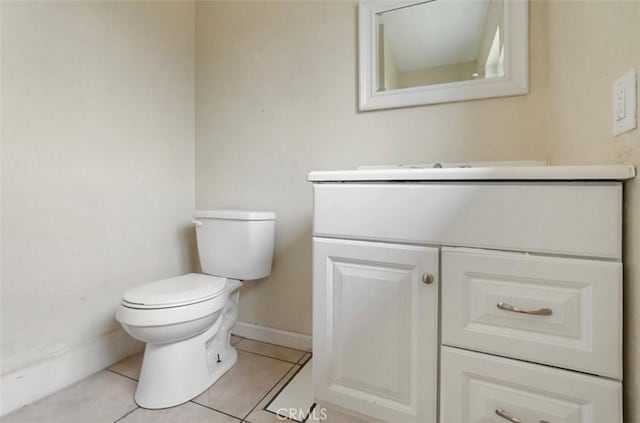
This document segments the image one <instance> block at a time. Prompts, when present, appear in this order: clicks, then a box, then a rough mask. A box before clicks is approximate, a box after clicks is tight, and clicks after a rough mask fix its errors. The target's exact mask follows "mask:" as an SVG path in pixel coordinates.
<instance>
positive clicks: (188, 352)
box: [134, 290, 238, 409]
mask: <svg viewBox="0 0 640 423" xmlns="http://www.w3.org/2000/svg"><path fill="white" fill-rule="evenodd" d="M237 301H238V292H237V290H235V292H234V293H233V294H231V295H230V297H229V300H228V301H227V304H226V305H225V309H224V312H223V313H222V314H221V316H220V317H219V318H218V320H217V321H216V322H215V323H214V324H213V326H212V327H211V328H209V329H208V330H206V331H205V332H203V333H201V334H199V335H196V336H194V337H192V338H189V339H185V340H182V341H178V342H174V343H169V344H147V346H146V347H145V350H144V358H143V360H142V370H141V372H140V380H139V382H138V388H137V389H136V393H135V397H134V398H135V401H136V403H137V404H138V405H139V406H140V407H142V408H150V409H159V408H168V407H174V406H176V405H180V404H182V403H185V402H187V401H189V400H191V399H193V398H195V397H197V396H198V395H200V394H201V393H202V392H204V391H205V390H207V389H208V388H209V387H210V386H211V385H213V384H214V383H215V382H216V381H217V380H218V379H219V378H220V377H221V376H222V375H224V374H225V373H226V372H227V371H228V370H229V369H231V368H232V367H233V366H234V365H235V364H236V361H237V360H238V352H237V351H236V349H235V348H233V347H232V346H231V343H230V337H231V328H232V327H233V325H234V324H235V323H236V321H237V319H238V310H237Z"/></svg>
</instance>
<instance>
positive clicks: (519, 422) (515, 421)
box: [496, 408, 549, 423]
mask: <svg viewBox="0 0 640 423" xmlns="http://www.w3.org/2000/svg"><path fill="white" fill-rule="evenodd" d="M496 414H497V415H498V416H500V417H502V418H503V419H507V420H509V421H510V422H511V423H522V420H519V419H516V418H515V417H513V416H512V415H511V414H509V413H507V412H506V411H504V410H503V409H502V408H497V409H496ZM538 423H549V422H548V421H547V420H540V421H539V422H538Z"/></svg>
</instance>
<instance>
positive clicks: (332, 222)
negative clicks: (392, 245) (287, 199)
mask: <svg viewBox="0 0 640 423" xmlns="http://www.w3.org/2000/svg"><path fill="white" fill-rule="evenodd" d="M314 198H315V209H314V235H315V236H328V237H339V238H351V239H366V240H383V241H393V242H408V243H424V244H433V245H450V246H456V247H474V248H490V249H499V250H512V251H528V252H539V253H551V254H567V255H576V256H585V257H603V258H616V259H619V258H620V257H621V251H622V236H621V234H622V230H621V229H622V184H621V183H619V182H605V183H587V182H574V183H571V182H562V183H559V182H555V183H554V182H544V183H543V182H528V183H522V182H520V183H519V182H438V183H396V184H392V183H386V184H384V183H364V184H363V183H348V184H336V183H326V184H314Z"/></svg>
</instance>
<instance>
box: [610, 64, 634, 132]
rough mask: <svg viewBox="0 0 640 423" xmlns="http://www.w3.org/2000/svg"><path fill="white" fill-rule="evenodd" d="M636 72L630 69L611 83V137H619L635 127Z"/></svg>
mask: <svg viewBox="0 0 640 423" xmlns="http://www.w3.org/2000/svg"><path fill="white" fill-rule="evenodd" d="M636 79H637V76H636V70H635V69H631V70H630V71H629V72H627V73H626V74H624V75H623V76H622V78H620V79H618V80H617V81H616V82H614V83H613V102H612V107H611V111H612V118H613V119H612V120H613V135H620V134H622V133H624V132H627V131H631V130H632V129H635V128H636V127H637V117H636V108H637V101H636V90H637V88H636V85H637V82H636Z"/></svg>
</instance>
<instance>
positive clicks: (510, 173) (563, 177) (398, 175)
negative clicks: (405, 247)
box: [309, 165, 636, 182]
mask: <svg viewBox="0 0 640 423" xmlns="http://www.w3.org/2000/svg"><path fill="white" fill-rule="evenodd" d="M635 176H636V171H635V168H634V167H633V166H632V165H589V166H478V167H473V166H472V167H446V166H445V167H444V168H411V167H402V166H395V167H389V168H376V167H370V168H366V167H365V168H360V169H356V170H325V171H314V172H310V173H309V181H311V182H356V181H520V180H526V181H623V180H627V179H632V178H634V177H635Z"/></svg>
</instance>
